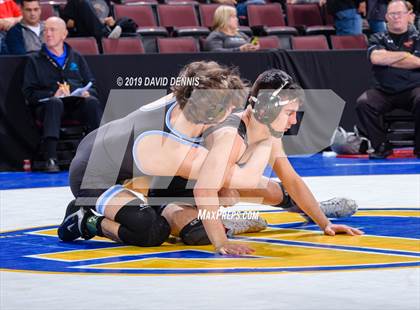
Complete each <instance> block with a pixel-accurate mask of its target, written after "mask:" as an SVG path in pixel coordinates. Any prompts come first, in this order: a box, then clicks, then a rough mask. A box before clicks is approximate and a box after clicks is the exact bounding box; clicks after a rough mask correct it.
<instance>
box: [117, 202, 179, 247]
mask: <svg viewBox="0 0 420 310" xmlns="http://www.w3.org/2000/svg"><path fill="white" fill-rule="evenodd" d="M115 221H116V222H118V223H120V224H121V226H120V228H119V230H118V236H119V238H120V239H121V241H123V242H124V243H126V244H130V245H137V246H158V245H161V244H162V243H163V242H165V240H166V239H167V238H168V237H169V234H170V232H171V228H170V226H169V223H168V222H167V221H166V219H165V218H164V217H163V216H161V215H158V214H157V213H156V211H155V210H154V209H153V208H151V207H150V206H148V205H144V202H143V201H142V200H140V199H135V200H132V201H130V202H129V203H128V204H126V205H125V206H124V207H122V208H121V210H119V211H118V212H117V214H116V216H115Z"/></svg>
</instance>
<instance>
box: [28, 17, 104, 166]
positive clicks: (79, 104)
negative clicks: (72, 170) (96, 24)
mask: <svg viewBox="0 0 420 310" xmlns="http://www.w3.org/2000/svg"><path fill="white" fill-rule="evenodd" d="M66 36H67V30H66V23H65V22H64V21H63V20H62V19H60V18H58V17H50V18H48V19H47V20H46V22H45V28H44V42H45V43H44V44H43V45H42V47H41V50H40V51H39V52H38V53H35V54H32V55H31V57H30V58H29V59H28V62H27V64H26V68H25V75H24V81H23V87H22V88H23V93H24V96H25V98H26V100H27V102H28V104H29V105H30V106H31V107H32V108H33V109H34V112H35V115H36V117H37V118H38V119H40V120H41V121H42V123H43V143H44V145H45V149H46V155H47V156H46V160H47V162H46V166H45V170H46V171H48V172H56V171H59V167H58V165H57V141H58V138H59V133H60V126H61V119H62V117H63V116H71V117H72V119H79V120H80V121H82V122H83V123H85V124H86V125H87V126H88V130H89V131H91V130H93V129H95V128H97V127H98V126H99V123H100V120H101V114H102V109H101V107H100V103H99V101H98V99H97V93H96V89H95V80H94V78H93V76H92V73H91V72H90V70H89V67H88V65H87V63H86V61H85V59H84V58H83V57H82V56H80V55H79V54H78V53H77V52H76V51H74V50H72V48H71V47H70V46H69V45H68V44H67V43H65V42H64V40H65V39H66ZM89 82H92V87H91V88H90V89H89V90H88V91H84V92H83V93H82V94H81V96H71V95H70V94H71V92H72V91H74V90H75V89H77V88H80V87H83V86H86V85H87V84H88V83H89Z"/></svg>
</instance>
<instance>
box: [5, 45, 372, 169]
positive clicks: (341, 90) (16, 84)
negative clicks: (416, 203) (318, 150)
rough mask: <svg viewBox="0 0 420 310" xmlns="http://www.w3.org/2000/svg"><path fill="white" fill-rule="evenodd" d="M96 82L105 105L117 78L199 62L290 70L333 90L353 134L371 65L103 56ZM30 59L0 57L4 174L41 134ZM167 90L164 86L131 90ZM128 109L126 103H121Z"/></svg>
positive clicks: (353, 54)
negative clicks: (25, 92)
mask: <svg viewBox="0 0 420 310" xmlns="http://www.w3.org/2000/svg"><path fill="white" fill-rule="evenodd" d="M86 59H87V61H88V63H89V66H90V68H91V70H92V72H93V74H94V75H95V77H96V79H97V88H98V91H99V94H100V98H99V99H100V100H101V102H102V103H103V104H105V103H106V100H107V97H108V94H109V91H110V90H111V89H115V88H125V87H124V86H123V87H119V86H118V85H117V77H123V78H125V77H141V78H143V80H144V78H146V77H149V78H150V77H167V78H171V77H176V76H177V75H178V72H179V70H180V69H181V68H182V67H183V66H184V65H185V64H187V63H189V62H191V61H195V60H215V61H217V62H219V63H222V64H225V65H229V66H236V67H238V69H239V71H240V73H241V76H242V77H243V78H245V79H248V80H249V81H250V82H253V81H254V80H255V78H256V77H257V76H258V74H259V73H260V72H262V71H264V70H267V69H269V68H278V69H283V70H285V71H287V72H288V73H289V74H291V75H292V76H293V77H295V78H296V79H297V80H298V81H299V82H300V83H301V85H302V86H303V88H306V89H332V90H333V91H334V92H336V93H337V94H338V95H339V96H340V97H341V98H343V99H344V100H345V102H346V108H345V110H344V113H343V117H342V119H341V125H342V126H343V127H345V128H346V129H348V130H350V129H352V127H353V125H354V123H355V110H354V106H355V102H356V99H357V97H358V96H359V95H360V94H361V93H362V92H363V91H364V90H365V89H367V88H368V87H369V85H370V79H371V71H370V64H369V62H368V60H367V57H366V52H365V51H320V52H315V51H314V52H300V51H267V52H258V53H200V54H163V55H158V54H149V55H147V54H146V55H121V56H120V55H98V56H87V57H86ZM25 62H26V58H25V57H10V56H2V57H0V170H13V169H20V168H21V166H22V160H23V159H24V158H31V157H32V154H33V152H34V151H35V150H36V147H37V145H38V143H39V131H38V129H37V128H36V127H35V126H34V122H33V119H32V116H31V113H30V111H29V110H28V108H27V107H26V106H25V101H24V98H23V96H22V90H21V86H22V78H23V72H24V65H25ZM126 88H162V87H150V86H149V87H144V86H141V87H133V86H131V87H126ZM122 104H123V103H122Z"/></svg>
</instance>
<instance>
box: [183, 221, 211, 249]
mask: <svg viewBox="0 0 420 310" xmlns="http://www.w3.org/2000/svg"><path fill="white" fill-rule="evenodd" d="M179 236H180V237H181V240H182V242H184V243H185V244H187V245H207V244H210V243H211V242H210V239H209V237H207V233H206V230H205V229H204V226H203V222H201V220H199V219H194V220H192V221H191V222H190V223H189V224H187V225H185V226H184V228H182V229H181V232H180V233H179Z"/></svg>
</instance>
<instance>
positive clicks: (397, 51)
mask: <svg viewBox="0 0 420 310" xmlns="http://www.w3.org/2000/svg"><path fill="white" fill-rule="evenodd" d="M409 18H410V14H409V10H408V7H407V3H406V2H405V1H404V0H392V1H391V2H390V4H389V5H388V9H387V14H386V19H387V21H388V30H387V31H386V32H383V33H376V34H374V35H372V36H371V38H370V44H369V49H368V57H369V60H370V62H371V63H372V65H373V66H372V70H373V74H374V78H375V86H374V88H372V89H369V90H367V91H366V92H364V93H363V94H362V95H361V96H360V97H359V99H358V100H357V107H356V112H357V116H358V125H357V126H358V127H359V129H360V131H361V133H362V134H363V135H365V136H366V137H367V138H369V139H370V140H371V142H372V146H373V148H374V149H375V153H373V154H371V155H370V158H373V159H382V158H386V157H387V156H389V155H390V154H391V153H392V151H391V149H390V147H389V145H388V144H387V141H386V132H385V129H384V128H383V125H382V116H383V115H384V114H385V113H387V112H390V111H392V110H394V109H397V108H400V109H405V110H408V111H411V112H412V113H413V114H414V118H415V120H414V121H415V141H414V154H415V155H417V157H420V34H419V32H418V31H417V30H416V29H415V27H413V26H410V25H409Z"/></svg>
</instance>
